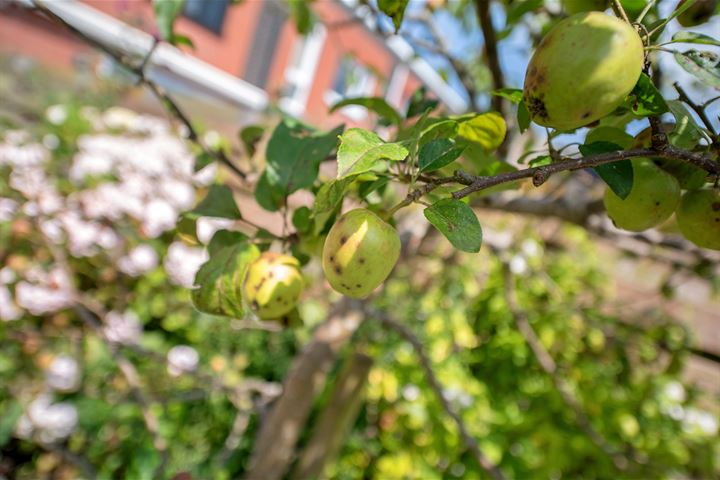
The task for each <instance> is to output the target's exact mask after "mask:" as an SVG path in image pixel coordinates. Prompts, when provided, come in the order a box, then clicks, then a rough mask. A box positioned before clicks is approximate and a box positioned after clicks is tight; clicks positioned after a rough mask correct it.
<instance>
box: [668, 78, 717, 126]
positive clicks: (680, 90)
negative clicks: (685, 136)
mask: <svg viewBox="0 0 720 480" xmlns="http://www.w3.org/2000/svg"><path fill="white" fill-rule="evenodd" d="M673 87H675V90H677V92H678V95H679V96H680V100H682V101H683V102H685V103H686V104H688V106H690V108H692V109H693V111H694V112H695V113H697V114H698V116H699V117H700V119H701V120H702V121H703V123H704V124H705V126H706V127H707V129H708V130H710V132H711V133H712V134H713V136H714V137H715V136H717V135H718V132H717V130H715V127H713V124H712V122H711V121H710V118H709V117H708V116H707V112H705V108H703V107H702V106H700V105H698V104H697V103H695V102H694V101H693V100H692V99H691V98H690V97H689V96H688V94H687V92H686V91H685V89H683V88H682V87H681V86H680V84H679V83H678V82H675V83H673Z"/></svg>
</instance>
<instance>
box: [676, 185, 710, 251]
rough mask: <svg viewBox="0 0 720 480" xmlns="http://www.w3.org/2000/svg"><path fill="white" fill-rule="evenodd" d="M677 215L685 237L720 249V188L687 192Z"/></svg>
mask: <svg viewBox="0 0 720 480" xmlns="http://www.w3.org/2000/svg"><path fill="white" fill-rule="evenodd" d="M675 216H676V217H677V223H678V226H679V227H680V232H681V233H682V234H683V236H684V237H685V238H687V239H688V240H690V241H691V242H693V243H694V244H695V245H697V246H698V247H703V248H710V249H712V250H720V190H718V189H717V188H713V189H703V190H690V191H688V192H685V194H684V195H683V197H682V201H681V202H680V207H678V209H677V212H676V213H675Z"/></svg>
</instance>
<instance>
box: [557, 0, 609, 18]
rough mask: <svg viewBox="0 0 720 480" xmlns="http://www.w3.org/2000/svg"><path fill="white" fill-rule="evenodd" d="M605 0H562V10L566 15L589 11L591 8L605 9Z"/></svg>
mask: <svg viewBox="0 0 720 480" xmlns="http://www.w3.org/2000/svg"><path fill="white" fill-rule="evenodd" d="M607 3H608V2H607V0H562V6H563V10H565V12H566V13H567V14H568V15H575V14H576V13H582V12H589V11H591V10H605V9H606V8H607Z"/></svg>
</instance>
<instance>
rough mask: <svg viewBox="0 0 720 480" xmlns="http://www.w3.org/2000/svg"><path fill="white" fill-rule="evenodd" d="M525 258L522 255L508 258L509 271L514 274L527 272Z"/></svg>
mask: <svg viewBox="0 0 720 480" xmlns="http://www.w3.org/2000/svg"><path fill="white" fill-rule="evenodd" d="M527 267H528V264H527V260H525V257H523V256H522V255H515V256H514V257H513V258H511V259H510V271H511V272H512V273H514V274H515V275H522V274H524V273H525V272H527Z"/></svg>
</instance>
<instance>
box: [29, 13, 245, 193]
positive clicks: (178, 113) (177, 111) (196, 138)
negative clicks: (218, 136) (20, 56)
mask: <svg viewBox="0 0 720 480" xmlns="http://www.w3.org/2000/svg"><path fill="white" fill-rule="evenodd" d="M32 3H33V8H34V9H35V10H37V11H38V12H40V13H42V14H43V15H45V16H46V17H49V18H50V19H51V20H53V21H55V22H57V23H59V24H60V25H62V26H63V27H65V28H66V29H67V30H69V31H70V32H72V33H73V34H75V36H77V37H79V38H80V39H82V40H83V41H85V42H86V43H88V44H90V45H92V46H93V47H95V48H97V49H98V50H100V51H102V52H103V53H105V54H106V55H108V56H110V57H111V58H112V59H113V60H114V61H115V62H117V63H118V64H119V65H122V66H123V67H124V68H125V69H127V70H128V71H130V72H131V73H133V74H134V75H136V76H137V77H138V79H139V82H140V83H142V84H144V85H145V86H147V87H148V88H149V89H150V91H152V93H153V94H154V95H155V97H156V98H157V99H158V100H159V101H160V103H162V105H163V106H164V107H165V109H166V110H167V111H168V112H169V113H170V115H172V116H173V117H175V119H176V120H178V121H179V122H180V123H181V124H182V125H184V126H185V128H186V129H187V131H188V139H189V140H190V141H191V142H193V143H195V144H196V145H197V146H198V147H200V148H201V149H202V151H203V152H205V153H206V154H207V155H209V156H210V157H211V158H213V159H215V160H217V161H219V162H220V163H222V164H223V165H225V166H226V167H227V168H229V169H230V170H231V171H233V172H234V173H235V174H236V175H237V176H238V177H240V178H242V179H245V178H246V176H247V175H246V174H245V172H243V171H242V170H240V169H239V168H238V167H237V166H236V165H235V164H234V163H233V162H232V161H231V160H230V159H229V158H228V157H227V155H226V154H225V152H224V151H222V150H215V149H212V148H209V147H208V146H207V145H205V144H204V143H203V141H202V140H201V138H200V135H199V134H198V132H197V130H196V129H195V127H194V126H193V124H192V122H191V121H190V118H189V117H188V116H187V114H186V113H185V112H184V111H183V110H182V109H181V108H180V106H179V105H178V103H177V102H176V101H175V100H173V98H172V97H171V96H170V95H168V94H167V93H166V92H165V91H164V90H163V89H162V88H161V87H160V86H159V85H158V84H157V83H155V82H154V81H152V80H150V79H149V78H147V76H146V72H145V67H146V66H147V63H148V62H149V59H150V57H151V56H152V53H153V52H154V50H155V48H156V46H157V44H156V43H154V44H153V46H152V48H151V49H150V51H149V52H148V53H147V54H146V55H145V56H144V58H143V59H142V60H141V62H140V63H139V64H138V65H135V62H134V61H133V60H132V59H131V58H128V56H127V55H125V54H123V53H121V52H118V51H115V50H113V49H112V48H110V47H109V46H107V45H105V44H104V43H102V42H101V41H99V40H96V39H95V38H92V37H91V36H89V35H87V34H86V33H85V32H83V31H81V30H80V29H78V28H77V27H75V26H74V25H72V24H70V23H69V22H68V21H66V20H65V19H64V18H62V17H61V16H59V15H58V14H56V13H55V12H53V11H52V10H51V9H50V8H48V7H47V6H46V5H45V4H44V3H45V2H43V1H42V0H32Z"/></svg>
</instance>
